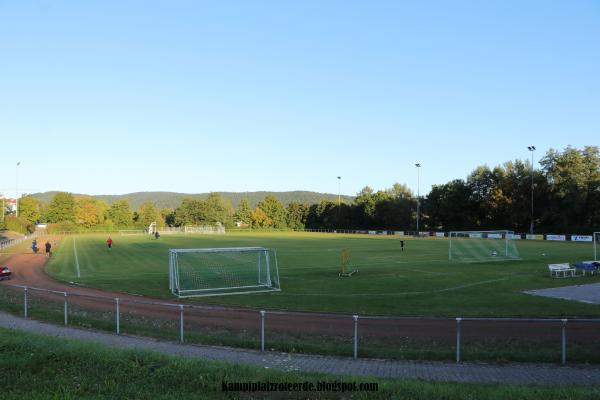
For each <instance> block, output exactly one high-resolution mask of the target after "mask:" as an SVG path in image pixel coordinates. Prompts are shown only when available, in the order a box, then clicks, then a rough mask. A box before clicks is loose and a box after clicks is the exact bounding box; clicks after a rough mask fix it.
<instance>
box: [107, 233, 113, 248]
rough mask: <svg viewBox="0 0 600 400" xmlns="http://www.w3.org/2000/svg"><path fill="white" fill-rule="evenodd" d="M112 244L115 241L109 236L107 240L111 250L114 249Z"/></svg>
mask: <svg viewBox="0 0 600 400" xmlns="http://www.w3.org/2000/svg"><path fill="white" fill-rule="evenodd" d="M112 243H113V240H112V239H111V238H110V236H109V237H108V239H106V245H107V246H108V249H109V250H110V249H111V248H112Z"/></svg>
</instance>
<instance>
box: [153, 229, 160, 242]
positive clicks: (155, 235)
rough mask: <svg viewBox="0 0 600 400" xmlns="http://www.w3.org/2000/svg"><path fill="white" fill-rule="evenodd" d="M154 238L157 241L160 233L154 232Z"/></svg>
mask: <svg viewBox="0 0 600 400" xmlns="http://www.w3.org/2000/svg"><path fill="white" fill-rule="evenodd" d="M154 237H155V238H156V240H158V238H159V237H160V233H158V231H156V232H154Z"/></svg>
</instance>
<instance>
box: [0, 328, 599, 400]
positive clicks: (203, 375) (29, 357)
mask: <svg viewBox="0 0 600 400" xmlns="http://www.w3.org/2000/svg"><path fill="white" fill-rule="evenodd" d="M15 333H16V332H15V331H12V330H8V329H1V328H0V352H1V353H2V355H3V357H1V358H0V377H1V378H0V381H2V398H3V399H23V398H27V399H47V398H60V399H83V398H97V399H114V398H127V399H177V400H180V399H182V398H194V399H215V398H249V399H250V398H275V399H280V398H281V399H283V398H286V399H287V398H356V399H366V398H368V399H389V398H402V399H439V398H443V399H448V400H452V399H532V400H533V399H536V400H537V399H544V400H553V399H597V398H598V397H600V389H598V388H596V387H571V386H570V387H552V388H548V387H535V386H521V385H498V384H491V385H485V384H463V383H460V384H459V383H434V382H422V381H414V380H393V379H371V378H365V377H361V378H352V377H335V376H331V375H324V374H311V373H299V372H296V373H288V372H279V371H274V370H267V369H262V368H252V367H245V366H239V365H230V364H225V363H219V362H207V361H201V360H191V359H184V358H181V357H172V356H166V355H161V354H158V353H153V352H148V351H139V350H135V351H133V350H117V349H109V348H107V347H104V346H101V345H96V344H87V343H82V342H78V341H74V340H67V339H57V338H47V337H43V336H40V335H35V334H30V333H25V332H21V331H18V332H17V333H18V334H15ZM255 381H263V382H265V381H268V382H274V383H284V382H292V383H303V382H312V383H314V384H316V383H317V382H328V383H334V382H357V384H360V383H375V384H376V387H377V391H374V392H373V391H370V392H345V393H327V392H310V393H307V392H287V391H285V392H252V393H240V392H224V391H223V390H222V382H255Z"/></svg>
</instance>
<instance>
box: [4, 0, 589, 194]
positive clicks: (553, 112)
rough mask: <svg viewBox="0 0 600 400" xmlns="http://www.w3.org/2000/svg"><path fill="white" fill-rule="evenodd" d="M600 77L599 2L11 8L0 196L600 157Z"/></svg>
mask: <svg viewBox="0 0 600 400" xmlns="http://www.w3.org/2000/svg"><path fill="white" fill-rule="evenodd" d="M484 3H485V4H484ZM599 71H600V3H599V2H597V1H575V2H548V1H527V2H524V1H496V2H479V1H472V2H460V1H452V2H451V1H447V2H446V1H431V2H418V1H415V2H404V1H390V2H386V1H363V2H357V1H347V0H345V1H298V2H291V1H289V2H288V1H239V2H228V1H220V2H201V1H190V2H185V1H172V2H166V1H165V2H152V1H139V2H136V1H127V2H122V1H114V2H113V1H108V0H105V1H96V2H92V1H85V2H81V1H73V2H63V1H29V2H22V1H2V0H0V170H1V171H2V174H1V176H0V191H2V192H5V193H7V194H9V195H12V194H14V191H15V164H16V162H17V161H21V162H22V164H21V166H20V167H19V172H18V174H19V178H18V179H19V191H24V192H29V193H31V192H38V191H46V190H67V191H72V192H78V193H90V194H117V193H126V192H132V191H151V190H165V191H179V192H188V193H196V192H208V191H254V190H274V191H286V190H314V191H320V192H331V193H336V192H337V179H336V177H337V176H338V175H341V176H342V178H343V179H342V185H341V187H342V193H344V194H349V195H353V194H355V193H356V192H358V191H359V190H360V189H361V188H362V187H364V186H365V185H369V186H371V187H373V188H375V189H384V188H387V187H390V186H391V185H392V184H393V183H394V182H400V183H406V184H407V185H409V186H410V187H411V188H412V189H413V190H415V191H416V188H417V173H416V168H415V167H414V163H415V162H420V163H421V164H422V168H421V185H420V187H421V193H426V192H428V191H429V188H430V187H431V185H432V184H439V183H445V182H447V181H449V180H451V179H456V178H464V177H466V175H467V174H468V173H469V172H471V171H472V170H473V169H474V168H475V166H477V165H480V164H488V165H490V166H494V165H497V164H499V163H502V162H504V161H507V160H511V159H516V158H528V157H529V152H528V151H527V146H528V145H530V144H535V145H536V146H537V148H538V151H537V152H536V158H539V157H538V156H541V155H542V154H543V153H544V152H545V151H546V150H547V149H549V148H551V147H552V148H559V149H562V148H563V147H565V146H567V145H569V144H570V145H573V146H576V147H582V146H584V145H598V144H599V143H598V142H599V140H598V138H599V137H600V135H599V132H600V118H599V116H600V72H599Z"/></svg>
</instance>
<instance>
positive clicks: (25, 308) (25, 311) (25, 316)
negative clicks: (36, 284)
mask: <svg viewBox="0 0 600 400" xmlns="http://www.w3.org/2000/svg"><path fill="white" fill-rule="evenodd" d="M23 288H24V290H23V317H24V318H25V319H27V286H24V287H23Z"/></svg>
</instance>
